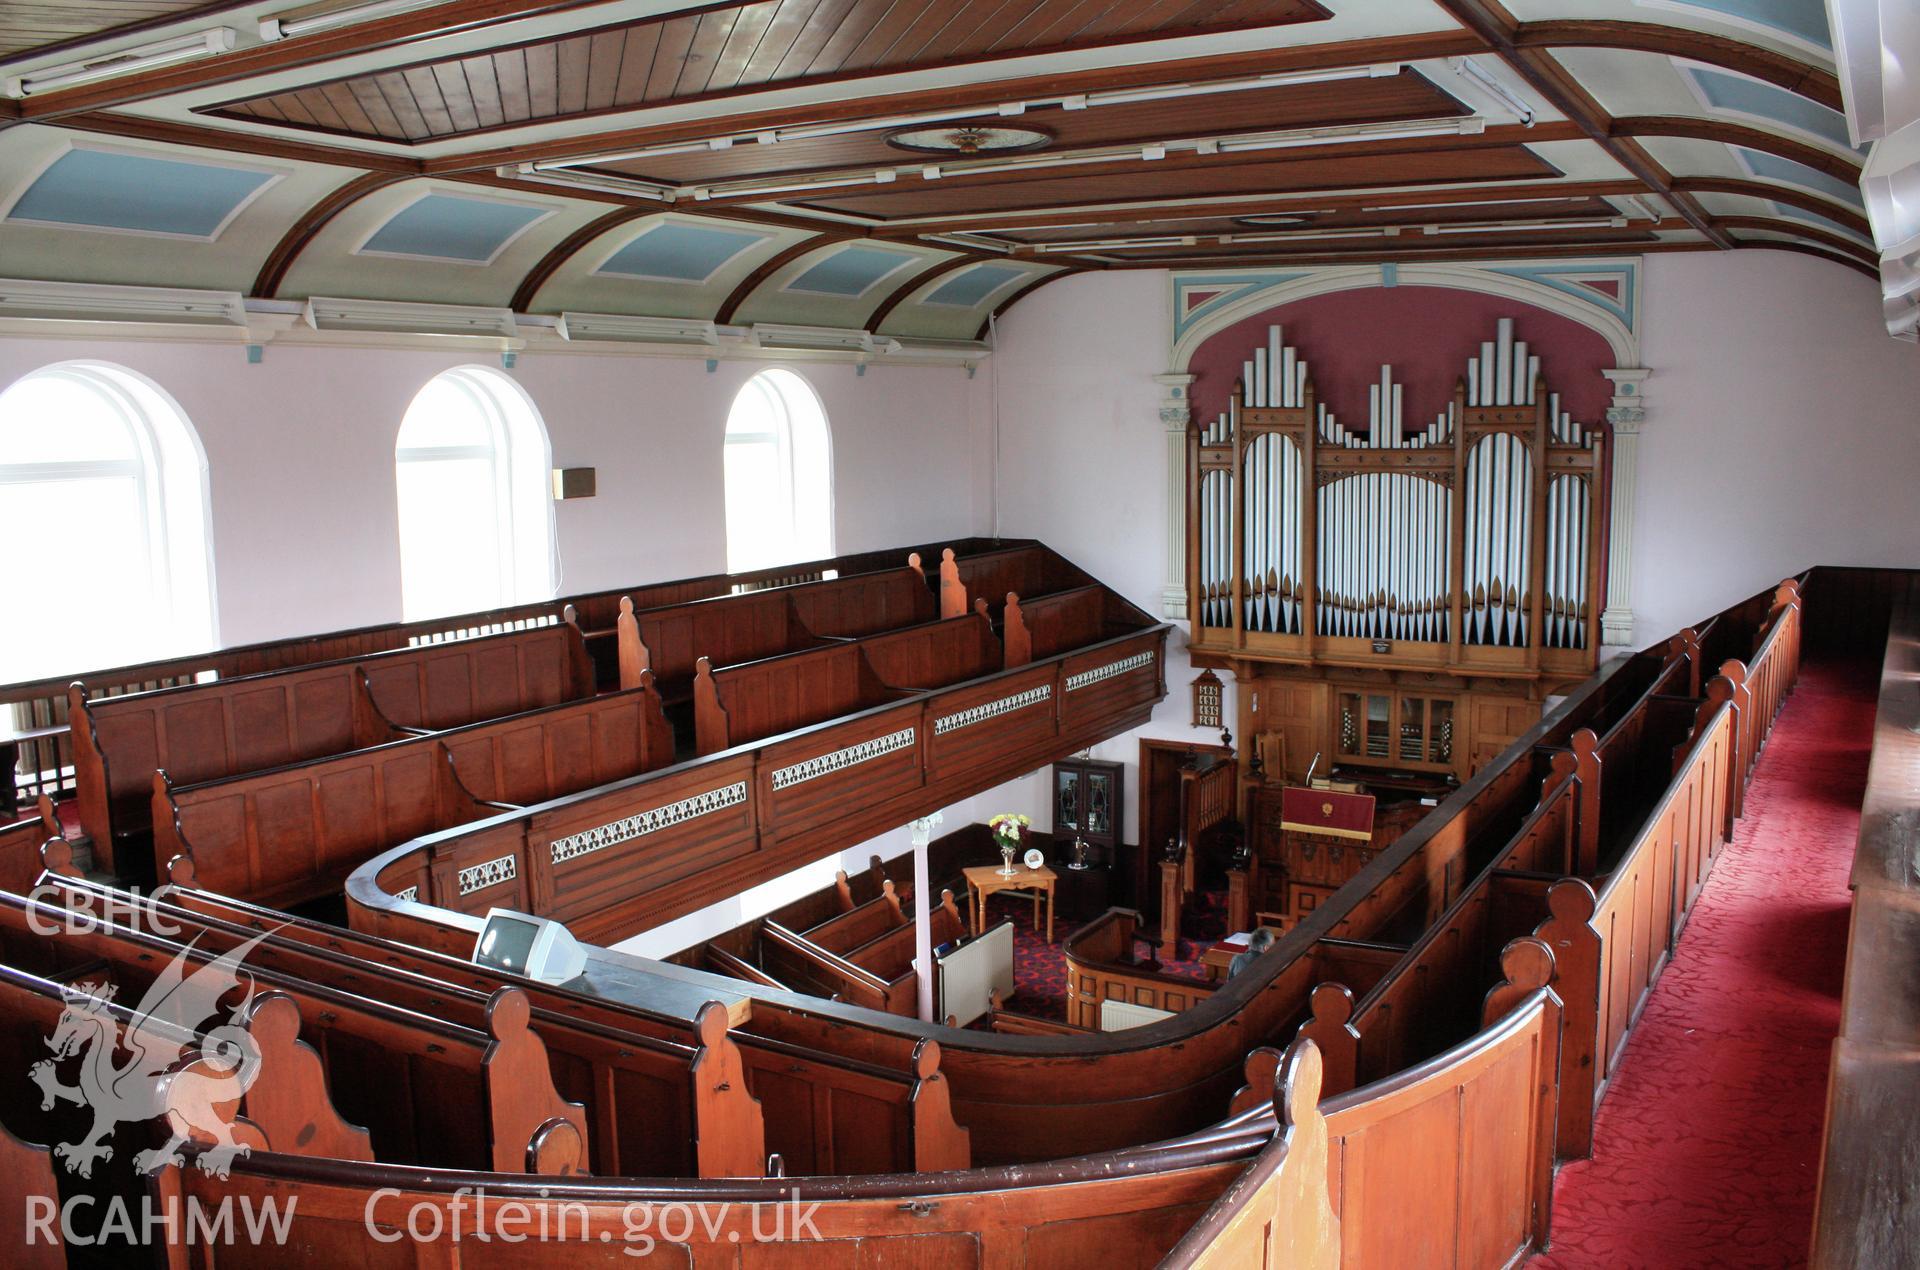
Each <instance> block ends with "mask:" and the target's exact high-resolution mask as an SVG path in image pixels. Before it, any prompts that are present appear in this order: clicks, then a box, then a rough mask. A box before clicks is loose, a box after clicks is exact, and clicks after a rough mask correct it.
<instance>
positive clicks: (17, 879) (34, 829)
mask: <svg viewBox="0 0 1920 1270" xmlns="http://www.w3.org/2000/svg"><path fill="white" fill-rule="evenodd" d="M59 836H60V818H59V816H58V815H57V814H55V812H54V810H53V800H52V799H51V798H48V797H47V796H46V795H45V794H42V795H40V797H39V799H38V802H37V805H36V806H35V808H34V814H33V815H31V816H29V817H27V818H26V819H24V820H16V821H14V822H13V823H12V824H0V891H20V892H25V891H27V890H30V889H31V888H32V886H33V883H34V879H36V878H38V877H39V876H40V873H41V859H40V848H41V847H42V846H43V845H45V843H46V841H47V839H49V838H58V837H59Z"/></svg>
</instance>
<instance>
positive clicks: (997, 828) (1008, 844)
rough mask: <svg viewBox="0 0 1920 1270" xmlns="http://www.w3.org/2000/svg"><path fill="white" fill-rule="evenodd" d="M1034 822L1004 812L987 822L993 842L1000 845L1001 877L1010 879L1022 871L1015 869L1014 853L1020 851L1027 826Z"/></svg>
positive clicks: (1013, 813)
mask: <svg viewBox="0 0 1920 1270" xmlns="http://www.w3.org/2000/svg"><path fill="white" fill-rule="evenodd" d="M1032 823H1033V821H1032V820H1031V819H1029V818H1028V817H1026V816H1022V815H1020V814H1019V813H1018V812H1012V811H1003V812H1001V813H1000V814H999V815H997V816H994V817H992V818H991V819H989V820H988V821H987V828H989V829H991V830H993V840H994V841H995V842H996V843H998V844H999V845H1000V876H1001V877H1003V878H1010V877H1012V876H1013V875H1014V874H1016V873H1018V872H1019V871H1020V870H1018V869H1016V868H1014V867H1013V857H1014V853H1015V852H1017V851H1019V850H1020V839H1021V837H1022V836H1023V835H1024V834H1025V833H1026V832H1027V826H1028V825H1031V824H1032Z"/></svg>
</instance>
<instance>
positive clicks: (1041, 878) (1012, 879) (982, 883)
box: [964, 864, 1059, 944]
mask: <svg viewBox="0 0 1920 1270" xmlns="http://www.w3.org/2000/svg"><path fill="white" fill-rule="evenodd" d="M964 872H965V873H966V876H967V894H968V897H969V899H970V901H971V905H970V906H971V907H972V909H973V933H974V934H976V935H978V934H979V933H980V932H981V931H982V930H984V929H985V928H986V924H987V897H988V896H989V895H992V894H994V893H995V892H998V891H1025V892H1028V893H1030V894H1031V895H1032V896H1033V928H1034V929H1035V930H1038V929H1040V896H1041V893H1042V892H1045V894H1046V897H1047V942H1048V943H1049V944H1051V943H1052V942H1053V884H1054V883H1055V882H1057V881H1058V880H1059V877H1058V875H1057V874H1055V873H1054V871H1053V870H1052V869H1049V868H1048V867H1047V866H1046V865H1044V864H1043V865H1041V866H1040V867H1039V868H1037V869H1029V868H1028V867H1027V866H1026V865H1024V864H1016V865H1015V866H1014V867H1013V873H1012V874H1011V875H1009V874H1004V873H1002V872H1000V866H999V865H997V864H980V865H975V866H974V867H973V868H971V869H967V870H964Z"/></svg>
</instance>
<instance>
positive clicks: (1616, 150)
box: [1435, 0, 1733, 249]
mask: <svg viewBox="0 0 1920 1270" xmlns="http://www.w3.org/2000/svg"><path fill="white" fill-rule="evenodd" d="M1435 3H1437V4H1438V5H1439V6H1440V7H1441V8H1442V9H1444V10H1446V11H1447V12H1448V13H1449V14H1451V15H1452V16H1453V17H1454V19H1455V20H1456V21H1458V22H1459V23H1460V24H1461V25H1462V26H1464V27H1466V28H1467V30H1469V31H1471V32H1473V34H1475V35H1476V36H1478V37H1480V39H1481V40H1483V41H1484V42H1485V43H1486V46H1487V48H1488V49H1489V50H1490V51H1492V52H1493V53H1494V54H1496V55H1497V56H1499V58H1500V59H1501V60H1502V61H1504V62H1505V63H1506V64H1507V65H1508V66H1509V67H1510V68H1512V70H1513V71H1514V73H1515V74H1517V75H1519V76H1520V77H1521V78H1522V79H1524V80H1526V82H1527V84H1528V86H1529V87H1531V88H1532V89H1533V90H1534V91H1535V92H1537V93H1539V94H1540V95H1541V97H1543V98H1545V99H1546V101H1547V103H1548V104H1549V105H1551V106H1552V107H1553V108H1554V109H1555V110H1557V111H1559V112H1560V113H1561V114H1563V115H1565V116H1566V117H1567V118H1568V119H1569V120H1571V121H1572V122H1573V123H1574V125H1575V126H1576V127H1578V128H1579V129H1580V130H1581V131H1582V132H1584V133H1585V134H1586V135H1587V136H1588V137H1589V138H1591V139H1592V140H1593V141H1595V142H1597V143H1598V144H1599V145H1600V147H1601V148H1602V149H1604V150H1606V151H1607V153H1608V154H1609V155H1611V156H1612V157H1613V159H1614V161H1615V162H1617V163H1618V164H1620V166H1621V167H1623V168H1625V169H1626V170H1627V171H1628V172H1631V173H1632V174H1633V175H1634V176H1635V177H1636V178H1638V179H1639V180H1641V181H1644V182H1645V183H1646V185H1647V189H1648V192H1650V193H1653V194H1658V195H1660V196H1661V197H1662V198H1665V199H1666V200H1667V201H1668V202H1670V203H1672V204H1673V206H1674V210H1676V211H1678V212H1679V213H1680V214H1681V215H1682V216H1684V217H1685V218H1686V219H1687V220H1688V222H1689V223H1691V224H1692V225H1693V227H1694V228H1695V229H1697V230H1699V231H1700V233H1701V234H1703V235H1704V236H1705V237H1706V239H1707V241H1708V242H1711V243H1712V244H1713V245H1714V246H1716V247H1720V248H1723V249H1724V248H1730V247H1732V246H1733V240H1732V239H1730V238H1728V237H1727V236H1726V234H1725V233H1724V232H1723V231H1722V230H1720V229H1718V228H1716V227H1715V226H1714V224H1713V219H1712V217H1710V216H1708V215H1707V214H1706V211H1705V210H1704V209H1703V208H1702V207H1701V206H1700V205H1699V203H1697V202H1696V201H1695V200H1694V199H1693V198H1692V197H1690V196H1689V195H1686V194H1678V193H1675V192H1674V190H1673V177H1672V175H1671V174H1669V173H1668V172H1667V170H1666V169H1665V168H1663V167H1661V166H1660V164H1658V163H1657V162H1655V161H1654V158H1653V156H1652V155H1650V154H1648V153H1647V152H1646V150H1644V149H1643V148H1642V147H1641V146H1640V145H1638V144H1637V143H1636V142H1634V141H1633V140H1632V139H1630V138H1624V137H1616V136H1614V135H1613V119H1612V117H1611V116H1609V115H1608V114H1607V112H1606V111H1605V110H1603V109H1602V108H1601V106H1600V103H1599V102H1597V101H1595V100H1594V99H1593V97H1592V96H1591V95H1590V94H1589V93H1588V92H1587V90H1586V89H1584V88H1582V87H1581V86H1580V85H1579V83H1578V82H1576V81H1575V80H1574V79H1573V77H1572V76H1570V75H1568V74H1567V72H1566V70H1565V68H1563V67H1562V66H1561V65H1560V64H1559V63H1558V62H1556V61H1555V60H1554V59H1553V57H1552V55H1551V54H1549V53H1547V52H1546V51H1545V50H1543V49H1537V48H1522V47H1521V46H1520V45H1519V44H1518V43H1517V42H1516V38H1517V36H1518V34H1519V31H1520V26H1521V24H1520V23H1519V22H1518V21H1516V20H1515V19H1514V16H1513V15H1512V14H1511V13H1509V12H1507V10H1506V9H1505V8H1504V7H1503V6H1502V5H1501V4H1500V3H1499V2H1498V0H1435Z"/></svg>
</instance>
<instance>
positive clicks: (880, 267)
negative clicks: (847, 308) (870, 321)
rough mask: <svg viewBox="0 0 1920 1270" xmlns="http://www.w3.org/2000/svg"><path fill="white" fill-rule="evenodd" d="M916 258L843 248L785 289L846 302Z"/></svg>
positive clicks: (891, 252) (874, 249)
mask: <svg viewBox="0 0 1920 1270" xmlns="http://www.w3.org/2000/svg"><path fill="white" fill-rule="evenodd" d="M917 259H919V257H917V256H913V255H909V254H908V253H906V252H904V251H885V250H882V249H881V248H878V247H858V246H855V247H844V248H842V249H841V250H839V251H836V252H834V253H833V254H832V255H831V256H828V257H827V258H826V259H825V260H822V261H820V262H819V263H818V264H816V265H814V266H813V267H812V268H811V269H808V270H807V271H806V272H805V273H803V274H801V275H800V276H799V277H797V278H795V279H794V280H793V281H792V282H789V283H788V284H787V286H786V289H787V290H788V291H804V292H807V293H808V294H810V295H834V296H840V297H841V298H843V299H849V298H852V297H855V296H860V295H865V294H866V292H867V288H869V287H871V286H872V285H873V284H874V283H876V282H878V281H880V279H882V278H884V277H886V276H887V275H888V274H890V273H892V272H893V271H894V270H896V269H899V268H901V267H902V266H905V265H909V264H912V263H913V262H914V261H915V260H917Z"/></svg>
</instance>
